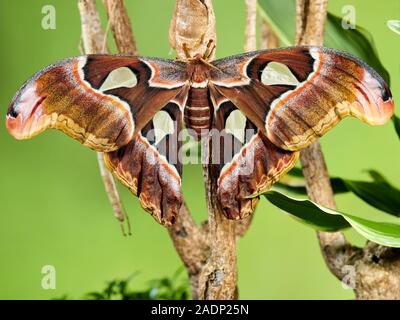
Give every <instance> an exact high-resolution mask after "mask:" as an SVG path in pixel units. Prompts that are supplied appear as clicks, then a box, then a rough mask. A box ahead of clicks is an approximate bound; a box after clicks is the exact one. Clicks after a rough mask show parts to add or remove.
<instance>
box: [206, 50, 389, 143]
mask: <svg viewBox="0 0 400 320" xmlns="http://www.w3.org/2000/svg"><path fill="white" fill-rule="evenodd" d="M213 65H214V66H215V67H216V68H215V69H213V70H212V75H211V85H212V86H213V87H214V90H216V91H218V92H219V93H220V94H221V95H223V96H224V97H225V98H227V99H228V100H230V101H232V102H233V103H234V104H235V106H237V107H238V108H239V109H240V110H241V111H242V112H243V113H244V114H245V115H246V117H248V118H249V119H250V120H251V121H252V122H253V123H254V124H255V125H256V126H257V127H258V128H259V129H260V130H261V131H262V132H264V133H265V134H266V136H267V137H268V139H269V140H271V141H272V142H273V143H274V144H275V145H276V146H278V147H280V148H283V149H286V150H299V149H302V148H305V147H307V146H308V145H309V144H310V143H311V142H313V141H314V140H315V139H317V138H318V137H320V136H322V135H323V134H324V133H325V132H327V131H328V130H329V129H331V128H332V127H333V126H334V125H335V124H337V123H338V122H339V121H340V120H341V119H342V118H344V117H346V116H349V115H351V116H355V117H357V118H359V119H360V120H362V121H364V122H366V123H368V124H373V125H378V124H383V123H385V122H386V121H387V120H388V119H389V118H390V117H391V116H392V114H393V109H394V104H393V99H392V96H391V93H390V90H389V88H388V86H387V85H386V83H385V82H384V80H383V79H382V78H381V77H380V76H379V75H378V74H377V73H376V72H375V71H374V70H373V69H372V68H370V67H369V66H367V65H366V64H365V63H363V62H362V61H360V60H358V59H357V58H355V57H353V56H350V55H348V54H345V53H343V52H340V51H337V50H334V49H327V48H321V47H291V48H284V49H274V50H266V51H259V52H252V53H249V54H244V55H239V56H234V57H230V58H226V59H222V60H218V61H215V62H213Z"/></svg>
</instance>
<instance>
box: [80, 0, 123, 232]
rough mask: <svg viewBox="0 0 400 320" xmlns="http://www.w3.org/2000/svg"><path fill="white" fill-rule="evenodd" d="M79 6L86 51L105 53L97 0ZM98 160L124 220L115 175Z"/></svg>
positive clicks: (82, 1)
mask: <svg viewBox="0 0 400 320" xmlns="http://www.w3.org/2000/svg"><path fill="white" fill-rule="evenodd" d="M78 8H79V12H80V16H81V26H82V44H83V51H84V53H86V54H91V53H103V52H104V51H106V49H105V46H104V43H105V37H106V36H105V34H104V33H103V31H102V29H101V22H100V16H99V13H98V11H97V9H96V2H95V0H79V1H78ZM97 160H98V163H99V168H100V174H101V178H102V180H103V184H104V187H105V189H106V192H107V195H108V198H109V200H110V202H111V205H112V208H113V210H114V214H115V217H116V218H117V219H118V220H119V221H120V222H123V221H124V219H125V217H127V215H126V213H125V210H124V208H123V206H122V203H121V199H120V196H119V193H118V189H117V186H116V184H115V180H114V177H113V175H112V174H111V172H109V171H108V170H107V169H106V166H105V163H104V158H103V154H102V153H100V152H99V153H97ZM127 222H128V233H130V225H129V221H128V220H127ZM121 228H122V232H123V234H124V235H125V231H124V229H123V225H122V224H121Z"/></svg>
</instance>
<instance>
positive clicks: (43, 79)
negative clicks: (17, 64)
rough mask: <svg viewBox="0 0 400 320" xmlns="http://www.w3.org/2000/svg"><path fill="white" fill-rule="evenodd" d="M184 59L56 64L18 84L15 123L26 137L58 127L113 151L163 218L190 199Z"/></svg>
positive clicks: (109, 156)
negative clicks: (184, 152)
mask: <svg viewBox="0 0 400 320" xmlns="http://www.w3.org/2000/svg"><path fill="white" fill-rule="evenodd" d="M185 66H186V65H185V64H184V63H182V62H175V61H168V60H161V59H149V58H141V57H133V56H117V55H89V56H82V57H77V58H71V59H67V60H63V61H61V62H59V63H56V64H54V65H51V66H49V67H47V68H45V69H43V70H42V71H40V72H39V73H37V74H36V75H35V76H34V77H33V78H31V79H30V80H28V81H27V82H26V84H25V85H24V86H23V87H22V88H21V89H20V90H19V91H18V92H17V94H16V96H15V97H14V99H13V101H12V103H11V105H10V107H9V110H8V113H7V128H8V130H9V132H10V133H11V134H12V135H14V136H15V137H16V138H19V139H27V138H31V137H33V136H34V135H37V134H39V133H40V132H42V131H44V130H46V129H47V128H56V129H60V130H61V131H63V132H65V133H66V134H68V135H69V136H71V137H72V138H74V139H76V140H78V141H79V142H81V143H82V144H84V145H86V146H88V147H90V148H92V149H95V150H97V151H100V152H105V159H106V163H107V165H108V167H109V169H110V170H111V171H112V172H113V173H114V174H115V176H116V177H117V178H118V179H119V180H121V181H122V183H123V184H124V185H126V186H127V187H128V188H129V189H130V190H131V191H132V192H133V193H134V194H135V195H137V196H139V198H140V202H141V204H142V206H143V207H144V208H145V209H146V210H147V211H149V212H150V213H151V214H152V215H153V216H154V217H155V219H156V220H157V221H158V222H160V223H162V224H164V225H171V224H172V223H173V222H174V220H175V217H176V215H177V214H178V211H179V208H180V206H181V204H182V195H181V191H180V184H181V173H182V167H181V164H180V157H179V156H178V152H179V150H180V145H179V142H178V133H179V131H180V129H181V127H182V114H183V108H184V105H185V103H186V100H187V94H188V76H187V74H186V69H185Z"/></svg>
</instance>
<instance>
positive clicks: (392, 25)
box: [387, 20, 400, 34]
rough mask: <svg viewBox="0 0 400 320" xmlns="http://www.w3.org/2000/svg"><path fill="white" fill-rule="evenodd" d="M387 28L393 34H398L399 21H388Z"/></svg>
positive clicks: (399, 29) (399, 30) (399, 32)
mask: <svg viewBox="0 0 400 320" xmlns="http://www.w3.org/2000/svg"><path fill="white" fill-rule="evenodd" d="M387 26H388V27H389V29H390V30H392V31H393V32H396V33H397V34H400V20H388V22H387Z"/></svg>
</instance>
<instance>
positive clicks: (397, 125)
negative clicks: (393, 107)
mask: <svg viewBox="0 0 400 320" xmlns="http://www.w3.org/2000/svg"><path fill="white" fill-rule="evenodd" d="M392 121H393V124H394V129H395V130H396V133H397V136H398V137H399V139H400V118H399V117H398V116H396V115H395V114H394V115H393V117H392Z"/></svg>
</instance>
